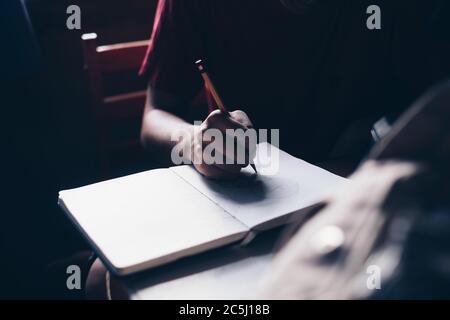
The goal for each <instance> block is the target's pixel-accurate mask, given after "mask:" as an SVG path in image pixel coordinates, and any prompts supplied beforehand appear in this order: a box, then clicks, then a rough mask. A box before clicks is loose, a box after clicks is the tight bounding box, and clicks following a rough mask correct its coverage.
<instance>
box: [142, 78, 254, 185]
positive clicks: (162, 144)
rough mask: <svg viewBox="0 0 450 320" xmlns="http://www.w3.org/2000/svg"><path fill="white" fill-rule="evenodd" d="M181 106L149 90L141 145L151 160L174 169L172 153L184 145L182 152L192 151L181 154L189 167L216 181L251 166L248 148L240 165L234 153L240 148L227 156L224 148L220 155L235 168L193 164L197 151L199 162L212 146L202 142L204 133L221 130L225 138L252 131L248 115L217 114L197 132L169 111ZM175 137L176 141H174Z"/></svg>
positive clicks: (223, 165) (209, 118)
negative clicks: (233, 132)
mask: <svg viewBox="0 0 450 320" xmlns="http://www.w3.org/2000/svg"><path fill="white" fill-rule="evenodd" d="M179 106H180V100H179V99H177V98H175V97H173V96H171V95H167V94H165V93H162V92H159V91H156V90H153V89H152V88H151V87H149V89H148V94H147V101H146V106H145V111H144V116H143V120H142V129H141V142H142V145H143V146H144V148H145V149H146V150H148V151H149V153H150V154H151V156H152V158H153V159H154V160H155V161H158V162H161V163H163V164H165V165H168V166H172V165H174V163H173V162H172V160H171V154H172V150H173V149H174V148H175V147H176V146H177V145H178V144H180V143H181V145H182V148H180V149H181V150H189V151H188V152H185V153H183V154H182V156H183V158H184V159H186V160H187V161H188V163H192V162H193V163H194V167H195V168H196V169H197V171H199V172H200V173H201V174H203V175H204V176H206V177H209V178H214V179H227V178H233V177H236V176H237V175H238V174H239V172H240V171H241V169H242V168H243V167H246V166H247V165H248V164H249V160H250V158H251V157H250V152H249V150H248V148H246V149H245V153H246V154H245V155H244V158H245V163H241V164H240V163H239V162H238V161H237V160H238V155H237V154H236V153H235V152H234V150H237V145H235V147H234V149H233V151H230V152H228V150H226V148H224V149H222V152H220V153H222V154H223V156H224V157H228V158H231V159H233V160H234V161H233V164H228V163H225V161H224V162H223V164H219V163H214V164H207V163H205V162H203V161H201V162H196V161H194V150H195V152H196V156H198V155H199V154H200V158H198V157H197V158H195V159H202V156H201V155H202V152H203V150H204V149H205V148H206V147H207V146H208V145H209V144H210V143H211V142H212V141H209V140H207V139H204V138H203V137H205V132H206V131H207V130H209V129H218V130H220V131H221V132H222V134H223V135H225V131H226V130H227V129H239V128H245V129H246V128H251V127H252V124H251V122H250V120H249V119H248V117H247V115H246V114H245V113H244V112H243V111H239V110H238V111H234V112H231V113H230V115H229V116H227V115H224V114H222V113H221V112H220V111H219V110H216V111H214V112H212V113H211V114H210V115H209V116H208V117H207V118H206V120H205V121H203V123H202V124H201V125H199V126H198V127H197V128H196V127H195V126H194V125H193V124H189V123H187V122H186V121H185V120H183V119H182V118H181V117H179V116H177V115H175V114H174V113H172V112H170V111H168V110H177V109H178V110H179ZM186 133H187V135H186ZM173 137H176V138H177V139H172V138H173ZM181 137H183V138H181ZM181 139H183V140H181ZM236 143H238V141H236ZM244 144H245V142H244Z"/></svg>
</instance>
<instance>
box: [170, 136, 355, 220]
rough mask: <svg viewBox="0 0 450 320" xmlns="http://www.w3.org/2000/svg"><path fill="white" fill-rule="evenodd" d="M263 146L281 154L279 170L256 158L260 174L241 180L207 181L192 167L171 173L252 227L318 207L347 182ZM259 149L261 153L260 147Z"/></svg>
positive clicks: (247, 173)
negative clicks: (316, 205) (313, 206)
mask: <svg viewBox="0 0 450 320" xmlns="http://www.w3.org/2000/svg"><path fill="white" fill-rule="evenodd" d="M264 146H265V147H267V148H268V150H270V152H268V153H267V154H268V155H272V156H276V155H277V154H278V155H279V159H280V161H279V166H278V167H279V169H278V170H277V171H273V170H272V169H273V167H270V164H269V163H268V161H273V159H270V158H269V157H268V158H267V159H266V158H264V159H265V160H262V159H259V158H258V157H257V158H256V160H255V164H256V167H257V169H258V174H257V175H255V174H252V170H251V169H250V168H246V169H245V170H244V172H243V174H242V176H241V178H239V179H237V180H234V181H214V180H209V179H206V178H204V177H203V176H201V175H200V174H199V173H197V172H196V171H195V169H194V168H193V167H191V166H182V167H173V168H171V170H173V171H174V172H176V173H177V174H178V175H180V176H181V177H183V179H185V180H186V181H188V182H189V183H190V184H192V185H193V186H194V187H195V188H196V189H198V190H199V191H200V192H201V193H203V194H205V195H206V196H207V197H208V198H210V199H211V200H212V201H214V202H216V203H217V204H218V205H219V206H221V207H222V208H224V209H225V210H226V211H227V212H229V213H230V214H232V215H233V216H235V217H236V218H237V219H239V220H240V221H242V222H243V223H244V224H245V225H247V226H248V227H249V228H254V227H257V226H259V225H262V224H263V223H265V222H268V221H271V220H274V219H277V218H280V217H282V216H284V215H287V214H290V213H294V212H298V211H301V210H302V209H305V208H308V207H310V206H312V205H315V204H317V203H318V202H320V201H322V200H324V198H326V197H327V196H328V195H329V194H330V193H331V192H333V191H335V190H336V189H337V188H339V187H340V186H341V185H342V184H343V183H345V182H346V179H344V178H342V177H339V176H337V175H335V174H333V173H331V172H328V171H326V170H324V169H321V168H319V167H317V166H314V165H312V164H310V163H307V162H305V161H303V160H300V159H297V158H295V157H293V156H291V155H289V154H288V153H286V152H284V151H281V150H279V149H278V148H276V147H274V146H272V145H269V144H264ZM258 148H259V150H262V149H260V146H258ZM261 152H262V151H261ZM263 164H265V165H263ZM271 168H272V169H271Z"/></svg>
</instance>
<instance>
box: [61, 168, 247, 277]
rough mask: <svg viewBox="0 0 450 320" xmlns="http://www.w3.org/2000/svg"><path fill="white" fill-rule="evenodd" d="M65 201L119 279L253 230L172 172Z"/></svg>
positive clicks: (90, 189)
mask: <svg viewBox="0 0 450 320" xmlns="http://www.w3.org/2000/svg"><path fill="white" fill-rule="evenodd" d="M60 202H61V205H62V206H63V207H65V210H66V211H68V213H69V216H71V218H72V219H73V220H74V222H75V223H76V224H77V225H78V226H79V227H80V229H81V231H82V232H84V234H85V235H86V236H87V238H88V239H89V240H90V241H91V242H92V244H93V245H94V246H95V247H96V248H97V251H98V252H99V254H101V255H102V257H103V258H104V259H105V260H106V262H107V263H109V264H110V266H111V267H113V268H114V270H115V271H116V272H117V273H120V274H129V273H132V272H136V271H140V270H143V269H146V268H149V267H152V266H156V265H160V264H163V263H167V262H170V261H173V260H175V259H177V258H179V257H183V256H186V255H190V254H194V253H198V252H201V251H204V250H206V249H211V248H215V247H220V246H222V245H224V244H227V243H230V242H232V241H236V240H239V239H240V238H242V237H243V236H244V234H245V233H246V232H247V231H248V229H247V228H246V227H245V226H244V225H243V224H242V223H240V222H239V221H237V220H236V219H235V218H233V217H232V216H230V215H229V214H227V213H226V212H225V211H224V210H223V209H221V208H220V207H218V206H217V205H215V204H214V203H213V202H211V201H210V200H208V199H207V198H206V197H204V196H203V195H202V194H201V193H199V192H198V191H197V190H196V189H194V188H193V187H192V186H190V185H189V184H187V183H186V182H185V181H184V180H183V179H181V178H180V177H178V176H177V175H176V174H174V173H173V172H172V171H171V170H169V169H161V170H152V171H147V172H143V173H139V174H135V175H131V176H127V177H123V178H119V179H114V180H110V181H106V182H101V183H98V184H94V185H90V186H86V187H82V188H78V189H74V190H68V191H62V192H60Z"/></svg>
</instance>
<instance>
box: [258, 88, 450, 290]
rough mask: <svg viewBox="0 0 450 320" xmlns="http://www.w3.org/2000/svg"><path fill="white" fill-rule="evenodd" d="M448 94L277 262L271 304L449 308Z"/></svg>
mask: <svg viewBox="0 0 450 320" xmlns="http://www.w3.org/2000/svg"><path fill="white" fill-rule="evenodd" d="M449 159H450V84H449V83H447V84H445V85H443V86H441V87H438V88H435V89H433V90H432V91H431V92H430V93H428V94H427V95H425V96H424V97H423V98H421V99H420V100H419V101H418V102H417V103H416V104H415V105H414V106H412V108H411V109H410V110H409V111H408V112H406V113H405V114H404V115H403V116H402V117H401V118H400V119H399V121H397V123H396V124H395V125H394V127H393V129H392V130H391V131H390V132H389V134H388V135H387V136H386V137H385V138H384V139H383V140H382V141H381V143H379V144H378V145H377V146H376V147H375V148H374V150H373V152H372V154H371V157H370V159H369V160H368V161H366V162H365V163H364V164H363V165H362V166H361V168H360V169H359V170H358V171H357V172H356V173H355V174H354V176H353V177H352V180H353V181H352V183H351V184H349V185H348V187H346V188H345V189H344V190H341V192H340V193H339V194H336V195H334V196H333V198H332V199H330V200H329V202H328V205H327V206H326V207H325V208H324V209H323V210H322V211H320V212H318V213H317V214H316V215H315V216H314V217H312V218H311V219H310V220H309V221H308V222H306V223H305V224H304V225H303V226H302V228H301V229H300V230H299V231H298V232H297V233H296V234H295V235H294V236H293V237H292V239H291V240H290V242H289V243H288V244H287V245H286V247H285V248H284V249H283V250H282V251H281V252H280V254H279V255H278V257H277V258H276V260H275V263H274V266H273V270H272V272H271V273H270V274H271V275H270V277H269V278H268V279H267V281H266V282H265V284H264V290H263V296H264V297H265V298H271V299H399V298H412V299H415V298H424V299H432V298H436V299H438V298H439V299H440V298H450V165H449V163H450V161H449Z"/></svg>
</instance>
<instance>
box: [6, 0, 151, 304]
mask: <svg viewBox="0 0 450 320" xmlns="http://www.w3.org/2000/svg"><path fill="white" fill-rule="evenodd" d="M24 3H25V5H26V8H27V11H28V13H29V19H30V21H31V24H32V26H33V28H34V36H35V38H36V41H35V42H33V41H32V34H31V35H30V34H29V32H28V30H25V29H26V28H25V27H22V26H20V27H19V20H20V19H19V17H20V18H21V19H22V18H24V14H23V12H22V9H21V7H20V1H19V0H6V1H3V2H2V4H1V5H0V11H3V13H1V12H0V15H1V19H0V20H2V21H0V24H1V25H0V27H1V31H0V34H1V39H2V40H1V41H2V45H1V50H0V51H1V58H2V59H1V60H0V61H1V66H2V74H1V76H0V88H1V98H2V99H1V100H0V107H1V110H2V116H1V120H2V122H1V129H2V132H1V137H2V143H1V153H2V157H1V168H2V180H1V181H2V184H1V186H2V188H1V195H2V199H1V200H2V201H1V212H0V216H1V222H0V226H1V232H0V252H2V258H0V298H48V297H52V298H53V297H58V296H57V293H55V292H52V287H53V284H52V281H55V278H56V277H57V276H63V277H64V276H65V275H64V274H63V273H62V274H59V275H57V274H54V273H52V272H50V273H49V272H48V270H47V268H46V266H47V264H48V263H49V262H51V261H55V260H58V259H61V258H64V257H67V256H70V255H71V254H73V253H75V252H78V251H80V250H85V249H87V246H86V244H85V243H84V241H83V240H82V239H81V238H80V236H79V235H78V234H77V233H76V232H75V231H74V228H73V227H72V225H71V224H70V223H69V222H68V220H67V219H66V218H65V217H64V214H63V213H62V212H61V211H60V209H59V208H58V206H57V195H58V191H59V190H62V189H66V188H73V187H77V186H81V185H84V184H87V183H91V182H95V181H98V180H101V175H100V172H99V166H98V160H97V158H96V150H95V144H94V143H93V141H94V137H95V132H94V130H93V119H92V112H91V110H90V109H89V108H90V106H89V100H88V90H87V87H86V78H85V73H84V70H83V54H82V47H81V35H82V34H83V33H89V32H95V33H97V34H98V41H99V45H102V44H111V43H118V42H128V41H135V40H145V39H148V38H149V37H150V34H151V29H152V25H153V14H154V11H155V7H156V3H157V1H156V0H128V1H112V0H84V1H65V0H63V1H62V0H28V1H24ZM73 4H75V5H78V6H80V8H81V11H82V12H81V14H82V16H81V19H82V30H68V29H67V27H66V20H67V17H68V14H67V13H66V9H67V7H68V6H69V5H73ZM2 9H3V10H2ZM19 12H20V13H19ZM16 21H17V23H16ZM24 25H25V24H24ZM33 43H34V44H36V46H34V45H33ZM24 44H26V47H25V48H24ZM133 76H134V75H133ZM105 80H109V82H110V83H115V81H113V80H114V79H105ZM126 82H127V81H126V80H123V81H122V83H125V85H127V83H126ZM132 85H140V86H143V85H145V84H144V83H140V84H135V83H133V84H132ZM112 89H117V88H112ZM112 89H111V90H112ZM119 91H120V89H119ZM59 280H60V281H64V283H65V280H64V278H61V279H59ZM56 281H58V280H56Z"/></svg>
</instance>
